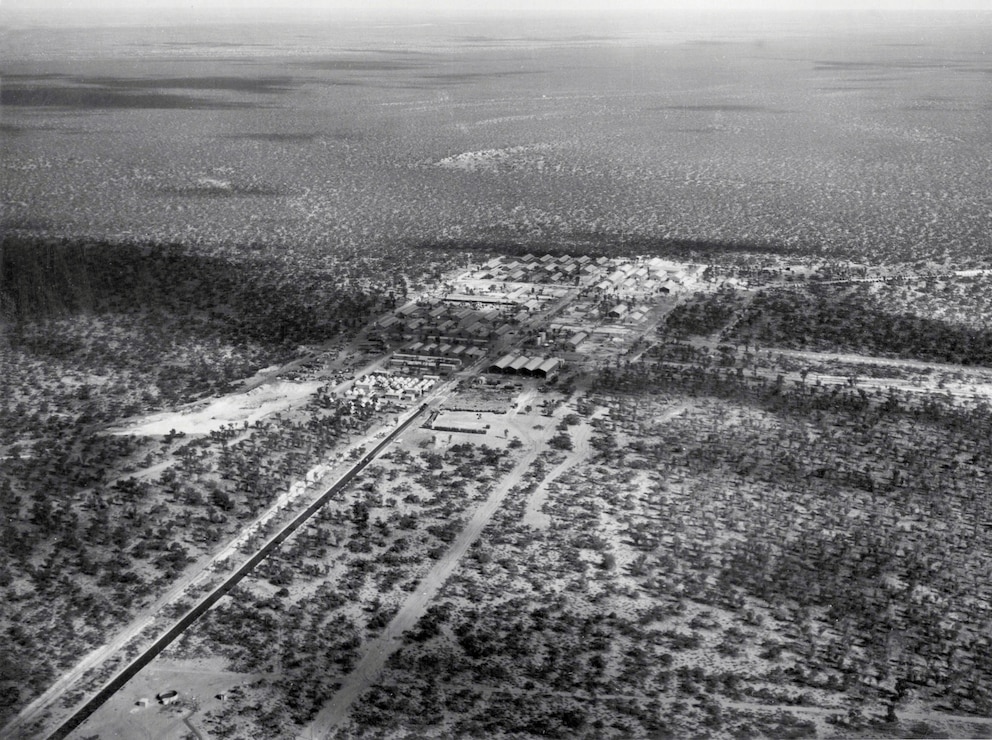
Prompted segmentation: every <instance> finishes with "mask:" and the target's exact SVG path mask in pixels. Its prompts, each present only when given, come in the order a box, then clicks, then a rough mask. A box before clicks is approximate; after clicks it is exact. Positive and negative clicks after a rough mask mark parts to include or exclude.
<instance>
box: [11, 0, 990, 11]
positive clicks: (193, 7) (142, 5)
mask: <svg viewBox="0 0 992 740" xmlns="http://www.w3.org/2000/svg"><path fill="white" fill-rule="evenodd" d="M989 7H990V6H989V0H496V1H495V2H489V3H486V2H478V1H477V0H364V1H361V0H140V1H139V2H135V1H134V0H0V8H2V9H4V10H7V11H11V12H17V13H18V14H22V13H29V12H30V13H51V12H59V13H63V12H68V13H70V14H73V15H75V14H80V13H94V14H99V15H105V14H113V13H120V12H123V13H125V14H129V15H133V14H136V13H138V12H140V10H155V11H158V12H161V11H173V12H175V13H176V14H177V15H187V14H193V15H200V14H205V15H215V14H224V15H228V14H231V15H236V14H242V13H244V12H246V11H251V12H253V13H258V12H265V14H269V13H275V12H276V11H277V9H278V11H280V12H281V11H295V12H297V13H298V12H313V13H320V14H323V15H326V14H328V12H333V11H334V10H335V9H338V10H344V9H347V10H353V9H362V10H374V11H381V12H401V13H404V14H409V13H451V12H458V13H478V12H480V11H484V10H486V9H488V10H489V11H490V12H493V13H496V14H500V13H520V12H542V11H562V10H564V11H567V12H569V13H582V12H592V13H604V14H612V13H617V12H632V11H636V12H654V11H659V10H660V11H665V10H672V9H676V10H680V11H685V10H688V11H693V10H699V11H704V12H714V11H732V10H747V11H760V10H790V11H792V10H829V9H859V10H882V11H890V10H939V9H950V8H963V9H974V10H981V9H987V8H989Z"/></svg>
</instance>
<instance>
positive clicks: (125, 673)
mask: <svg viewBox="0 0 992 740" xmlns="http://www.w3.org/2000/svg"><path fill="white" fill-rule="evenodd" d="M426 409H427V404H426V403H424V404H421V405H420V407H418V408H417V409H416V411H415V412H414V413H412V414H411V415H410V416H409V417H408V418H407V419H406V420H405V421H403V422H402V423H400V424H399V425H398V426H397V427H396V428H395V429H394V430H393V431H392V432H391V433H390V434H389V435H387V436H386V438H385V439H383V440H382V441H381V442H379V443H378V444H377V445H376V446H375V447H374V448H373V449H372V451H371V452H369V453H367V454H366V455H365V456H364V457H362V459H361V460H359V461H358V462H356V463H355V464H354V465H353V466H352V467H351V468H349V469H348V471H347V472H345V473H344V474H343V475H342V476H341V477H340V478H338V480H337V481H335V482H334V483H333V484H332V485H331V486H329V487H328V488H327V490H326V491H324V493H322V494H321V495H320V497H319V498H318V499H317V500H316V501H314V502H313V503H312V504H310V506H308V507H307V508H306V509H305V510H304V511H303V512H302V513H300V514H298V515H297V516H296V517H294V518H293V519H292V520H290V522H289V523H287V524H286V525H285V526H284V527H282V529H280V530H279V531H278V532H277V533H276V534H275V535H273V536H272V537H271V538H269V540H268V541H266V542H265V544H264V545H262V546H261V547H260V548H259V550H258V551H257V552H256V553H255V554H254V555H253V556H252V557H251V558H249V559H248V560H247V561H246V562H245V563H244V564H243V565H241V566H240V567H239V568H238V569H237V570H236V571H234V573H232V574H231V575H230V576H228V577H227V578H226V579H225V580H224V582H223V583H221V584H220V585H219V586H218V587H217V588H215V589H213V590H212V591H211V592H210V593H209V594H207V595H206V596H204V597H203V598H202V599H201V600H200V601H199V602H198V603H197V604H196V605H195V606H194V607H193V608H192V609H190V610H189V611H188V612H186V614H185V615H183V617H182V618H180V619H179V621H178V622H176V623H175V624H174V625H173V626H172V627H171V628H170V629H169V630H168V631H167V632H166V633H165V634H164V635H162V636H161V637H159V638H158V639H157V640H156V641H155V642H154V643H152V645H151V646H150V647H148V648H147V649H145V650H144V651H143V652H142V653H141V654H140V655H138V656H137V657H135V658H134V659H133V660H132V661H131V662H130V663H128V665H127V666H125V667H124V668H123V669H122V670H121V671H119V672H118V673H117V674H116V675H115V676H114V677H113V678H112V679H110V681H109V682H108V683H107V684H105V685H104V687H103V688H102V689H100V691H98V692H97V693H96V694H95V695H93V696H92V697H90V698H89V699H88V700H87V701H86V703H84V704H83V705H82V706H81V707H79V708H78V709H76V710H75V711H74V712H73V714H72V715H71V716H70V717H69V718H68V719H66V720H65V721H64V722H63V723H62V724H61V725H60V726H59V727H58V728H57V729H56V730H55V731H54V732H52V733H51V734H50V735H49V736H48V737H49V738H54V739H55V740H61V739H62V738H65V737H66V736H68V735H69V733H71V732H72V731H73V730H74V729H76V728H77V727H78V726H79V725H81V724H82V723H83V722H85V721H86V719H87V718H88V717H89V716H90V715H91V714H93V712H95V711H96V710H97V708H99V707H100V706H101V705H102V704H103V703H104V702H105V701H107V699H109V698H110V697H111V696H113V695H114V694H115V693H116V692H117V691H118V690H119V689H120V688H121V687H123V686H124V684H126V683H127V682H128V681H130V680H131V679H132V678H133V677H134V676H135V675H136V674H137V673H138V672H139V671H140V670H141V669H142V668H144V667H145V666H146V665H148V664H149V663H150V662H151V661H152V660H154V659H155V657H156V656H158V655H159V653H161V652H162V651H163V650H165V648H166V647H168V646H169V644H171V643H172V642H173V640H175V639H176V638H177V637H178V636H179V635H181V634H182V633H183V632H185V631H186V630H187V629H188V628H189V627H190V625H192V624H193V622H195V621H196V620H197V619H198V618H199V617H200V616H201V615H202V614H204V613H205V612H206V611H207V610H208V609H209V608H210V607H212V606H213V605H214V604H215V603H217V602H218V601H219V600H220V599H221V598H222V597H223V596H224V595H225V594H227V593H228V592H229V591H230V590H231V589H232V588H234V587H235V586H236V585H237V584H238V583H240V582H241V581H242V580H243V579H244V577H245V576H247V575H248V574H249V573H250V572H251V571H252V570H254V568H255V567H256V566H257V565H258V564H259V563H260V562H262V560H264V559H265V558H266V557H267V556H268V555H269V554H270V553H271V552H272V551H273V550H275V549H276V548H278V547H279V546H280V545H281V544H282V543H283V542H284V541H285V540H286V538H288V537H289V536H290V535H291V534H292V533H293V532H295V531H296V530H297V529H299V527H300V526H301V525H303V524H304V523H305V522H306V521H307V520H309V519H310V518H311V517H312V516H313V515H314V514H316V513H317V511H318V510H319V509H321V508H322V507H323V506H324V504H326V503H327V501H328V500H329V499H330V498H331V497H332V496H333V495H334V494H336V493H337V492H338V491H340V490H341V489H342V488H344V487H345V486H347V485H348V484H349V483H350V482H351V481H352V479H353V478H354V477H355V476H356V475H358V474H359V473H360V472H361V471H362V470H363V469H364V468H365V467H366V466H367V465H368V464H369V463H371V462H372V461H373V460H374V459H375V458H376V457H378V455H379V454H380V453H381V452H382V451H383V450H384V449H385V448H386V447H387V446H389V444H391V443H392V442H393V440H395V439H396V437H398V436H399V435H400V434H402V433H403V432H404V431H405V430H406V429H407V428H408V427H409V426H410V425H411V424H412V423H413V422H414V421H416V420H417V419H419V418H420V417H421V415H423V413H424V411H426Z"/></svg>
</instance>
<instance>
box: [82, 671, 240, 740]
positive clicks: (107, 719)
mask: <svg viewBox="0 0 992 740" xmlns="http://www.w3.org/2000/svg"><path fill="white" fill-rule="evenodd" d="M224 663H225V661H224V659H223V658H210V659H203V660H178V661H174V660H165V659H159V660H156V661H154V662H153V663H152V664H151V665H149V666H147V667H146V668H145V669H144V670H142V671H141V672H140V673H138V675H137V676H135V677H134V678H132V679H131V680H130V681H129V682H128V683H127V685H126V686H125V687H124V688H122V689H121V690H120V691H118V692H117V693H116V694H114V695H113V696H112V697H110V699H108V700H107V703H106V704H104V705H103V706H101V707H100V708H99V709H97V710H96V712H95V713H94V714H93V716H92V717H90V718H89V719H88V720H87V721H86V722H85V723H84V724H83V725H82V726H80V728H79V730H78V731H77V732H78V733H79V736H80V737H91V736H94V735H95V736H99V737H100V738H108V739H109V738H123V739H125V740H141V739H143V738H148V739H149V740H151V739H153V738H154V740H172V739H173V738H175V739H176V740H180V739H185V738H187V737H190V736H191V735H192V734H193V733H192V732H191V726H192V727H193V728H195V729H196V730H197V731H198V732H199V733H200V734H201V736H206V733H205V729H206V728H205V727H204V726H203V722H202V720H203V716H204V713H206V712H208V711H210V710H217V709H220V708H221V706H223V703H224V700H223V699H219V698H218V696H222V695H224V694H226V693H228V692H229V691H231V689H233V688H234V687H235V686H240V685H244V684H249V683H252V682H253V681H255V680H257V679H258V678H259V676H258V675H255V674H248V673H233V672H231V671H227V670H225V669H224ZM170 690H174V691H177V692H178V696H177V697H176V700H175V703H174V704H171V705H166V704H162V703H160V702H159V701H158V700H157V699H156V696H158V695H159V694H162V693H164V692H166V691H170Z"/></svg>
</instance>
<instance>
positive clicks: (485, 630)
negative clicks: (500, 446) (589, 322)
mask: <svg viewBox="0 0 992 740" xmlns="http://www.w3.org/2000/svg"><path fill="white" fill-rule="evenodd" d="M648 388H650V389H651V390H650V391H648V390H647V389H648ZM580 406H581V410H582V412H583V416H582V417H580V420H579V421H578V424H580V425H586V424H588V425H590V426H591V428H592V430H593V432H592V437H591V439H590V442H589V444H590V445H591V447H592V449H593V450H594V452H593V454H591V455H589V456H587V457H584V458H583V459H582V460H581V461H579V462H578V463H577V464H575V465H574V466H573V467H571V468H569V469H568V470H567V471H566V472H564V473H563V474H562V475H561V476H560V477H559V478H558V479H557V480H556V481H554V482H553V483H551V485H550V486H548V489H547V492H546V497H545V498H544V502H543V504H542V506H541V511H542V512H543V514H544V515H545V516H546V519H547V521H546V523H544V524H543V525H538V526H532V525H531V524H529V523H528V522H527V514H526V511H527V506H528V500H529V499H530V498H531V496H533V494H534V492H535V490H536V489H537V488H538V487H539V486H540V483H541V481H542V479H543V477H544V476H545V475H546V474H547V472H548V471H549V470H550V469H551V468H553V467H554V466H555V465H556V464H557V463H558V462H560V461H561V459H562V456H563V453H562V452H549V453H546V454H545V455H544V456H542V458H541V459H540V460H538V461H537V462H535V464H534V465H533V466H532V468H531V470H530V472H529V474H528V475H527V477H526V478H525V479H524V480H522V481H521V483H520V484H519V486H518V487H517V488H516V489H515V490H514V493H513V494H512V495H511V497H510V498H508V499H507V501H506V502H505V504H504V506H503V507H502V508H501V509H500V511H499V512H498V513H497V515H496V516H495V517H494V519H493V520H492V522H491V523H490V525H489V529H488V530H487V531H486V533H485V536H484V538H483V539H481V540H480V541H479V542H478V543H477V544H476V546H475V547H474V548H473V551H472V556H471V558H469V559H467V560H466V561H465V562H464V566H463V568H461V569H460V570H459V571H458V572H457V573H456V574H455V575H454V576H453V577H452V578H451V579H450V580H449V582H448V583H447V585H446V586H445V587H444V589H443V590H442V591H441V592H440V594H439V595H438V597H437V602H436V605H435V607H433V608H432V610H431V612H430V613H429V614H427V615H425V617H424V618H423V619H422V620H421V623H420V624H419V625H418V627H417V629H416V630H414V631H413V632H412V633H410V634H408V635H407V636H406V639H405V641H404V644H403V647H402V648H401V649H400V650H399V651H397V652H396V653H394V655H393V656H392V657H391V659H390V660H389V662H388V664H387V666H386V669H385V671H384V672H383V674H382V676H381V677H380V679H379V680H378V682H377V683H376V684H375V685H374V686H373V688H372V689H371V690H370V691H369V692H368V693H367V694H366V695H365V696H364V697H363V698H362V699H361V700H360V702H359V703H358V705H356V706H355V707H354V708H353V711H352V715H351V718H350V721H349V722H348V723H347V724H346V725H344V726H343V727H342V728H341V731H340V736H341V737H354V736H360V737H380V736H387V737H407V736H456V737H464V736H472V737H477V736H496V735H503V734H519V735H521V736H541V737H604V736H605V737H610V736H612V737H643V736H675V737H684V736H699V735H703V734H705V735H709V736H715V737H741V736H769V737H783V736H786V737H811V736H815V735H817V734H819V735H823V736H839V737H880V736H887V737H907V736H914V737H919V736H925V737H933V736H952V737H960V736H985V735H987V733H988V731H989V729H990V727H989V724H988V720H987V719H983V718H987V717H988V715H989V713H990V711H992V704H990V702H992V693H990V689H989V687H990V678H992V662H990V660H992V652H990V643H989V640H988V624H989V621H988V620H989V613H988V606H987V604H988V596H989V594H988V593H986V591H987V589H988V586H987V583H988V576H989V572H988V563H987V558H985V557H984V553H986V552H988V548H989V545H990V543H989V542H988V536H987V533H986V531H985V530H986V528H985V527H984V526H983V524H982V522H984V521H986V520H987V518H988V516H989V511H988V501H987V500H986V499H987V496H986V495H985V492H986V490H987V486H988V480H989V475H990V473H992V471H990V470H989V469H988V464H987V461H988V452H989V442H988V440H989V430H990V425H992V417H990V415H989V412H988V408H987V407H984V408H972V409H962V408H955V407H949V406H944V405H943V404H939V403H938V404H935V405H933V404H927V403H923V404H922V405H920V406H918V405H916V404H914V403H912V402H910V401H908V400H906V399H900V398H898V397H895V398H893V397H890V398H888V399H878V400H869V399H864V398H863V397H862V396H861V395H860V394H858V393H857V392H856V391H855V390H852V389H847V390H841V391H836V389H834V390H830V391H828V390H813V389H794V390H787V391H779V390H776V389H775V387H774V384H773V383H770V382H766V381H763V380H759V381H749V380H743V381H741V380H737V379H734V378H730V379H727V378H725V377H724V376H723V374H722V373H720V372H719V371H709V372H707V371H689V370H675V369H672V368H671V367H669V366H666V365H658V366H646V367H636V368H635V367H631V368H629V369H626V370H620V371H616V372H613V371H611V372H606V373H603V374H602V375H600V377H599V378H598V380H597V381H596V384H595V386H594V389H593V391H592V392H591V393H590V394H589V396H588V397H585V398H583V399H582V400H581V403H580ZM907 419H909V420H911V423H907ZM571 432H572V433H573V434H575V429H574V428H572V429H571ZM952 715H960V716H956V717H955V716H952Z"/></svg>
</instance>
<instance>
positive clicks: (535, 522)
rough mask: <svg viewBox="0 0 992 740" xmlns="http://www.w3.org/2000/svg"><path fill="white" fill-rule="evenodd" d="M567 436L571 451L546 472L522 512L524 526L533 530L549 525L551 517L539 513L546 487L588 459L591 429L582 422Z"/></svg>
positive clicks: (546, 490)
mask: <svg viewBox="0 0 992 740" xmlns="http://www.w3.org/2000/svg"><path fill="white" fill-rule="evenodd" d="M569 434H570V435H571V437H572V445H573V449H572V450H571V451H570V452H569V453H568V456H567V457H566V458H565V459H564V460H562V461H561V462H560V463H558V464H557V465H555V467H553V468H552V469H551V470H550V471H549V472H548V474H547V475H546V476H545V477H544V480H542V481H541V484H540V485H539V486H538V487H537V488H536V489H534V492H533V493H532V494H531V495H530V498H529V499H528V501H527V509H526V510H525V511H524V524H526V525H527V526H528V527H533V528H534V529H546V528H547V526H548V525H549V524H550V523H551V517H549V516H548V515H547V514H545V513H544V512H543V511H541V506H543V505H544V501H545V499H547V497H548V485H549V484H550V483H552V482H553V481H555V480H556V479H557V478H558V476H560V475H561V474H562V473H564V472H565V471H566V470H568V469H569V468H572V467H574V466H575V465H577V464H578V463H580V462H582V461H583V460H586V459H588V458H589V437H590V435H591V434H592V427H591V426H589V424H588V423H586V422H585V421H583V422H582V423H581V424H579V425H578V426H576V427H573V428H571V429H569Z"/></svg>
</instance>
